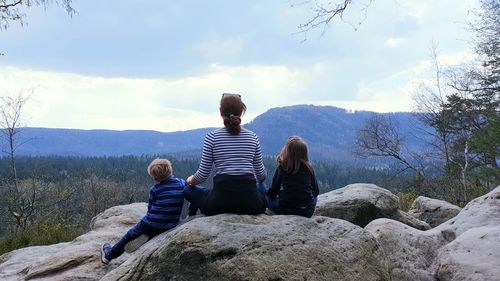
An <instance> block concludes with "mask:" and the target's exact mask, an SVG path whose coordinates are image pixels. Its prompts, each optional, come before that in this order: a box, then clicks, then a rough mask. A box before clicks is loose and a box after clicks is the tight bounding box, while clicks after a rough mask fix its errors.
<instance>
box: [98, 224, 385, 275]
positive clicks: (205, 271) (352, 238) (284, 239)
mask: <svg viewBox="0 0 500 281" xmlns="http://www.w3.org/2000/svg"><path fill="white" fill-rule="evenodd" d="M139 279H140V280H262V281H264V280H265V281H268V280H275V281H277V280H301V281H302V280H365V281H369V280H380V281H381V280H390V277H389V274H388V265H387V263H386V259H385V257H384V255H383V252H382V251H381V250H380V247H379V245H378V243H377V242H376V240H375V239H374V237H373V236H372V235H371V234H370V233H368V232H367V231H365V230H364V229H362V228H360V227H358V226H356V225H353V224H351V223H349V222H347V221H344V220H339V219H332V218H327V217H314V218H312V219H309V218H303V217H298V216H266V215H260V216H245V215H229V214H224V215H217V216H213V217H203V218H198V219H194V220H192V221H190V222H188V223H185V224H183V225H181V226H179V227H178V228H176V229H174V230H172V231H171V232H169V233H165V234H162V235H160V236H158V237H156V238H155V239H153V240H152V241H150V242H148V243H147V244H146V245H145V246H143V247H142V248H141V249H140V250H139V252H138V253H137V254H136V255H135V257H134V258H132V259H130V260H128V261H127V262H126V263H124V264H123V265H122V266H120V267H118V268H117V269H115V270H114V271H112V272H110V273H108V274H107V275H106V276H105V277H104V278H103V279H102V280H121V281H125V280H139Z"/></svg>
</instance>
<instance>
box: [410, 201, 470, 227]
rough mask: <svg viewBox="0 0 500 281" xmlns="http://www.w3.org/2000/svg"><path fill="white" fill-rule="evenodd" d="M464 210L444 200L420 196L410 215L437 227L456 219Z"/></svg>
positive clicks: (414, 202) (414, 203)
mask: <svg viewBox="0 0 500 281" xmlns="http://www.w3.org/2000/svg"><path fill="white" fill-rule="evenodd" d="M460 210H462V208H460V207H458V206H455V205H453V204H451V203H448V202H446V201H443V200H438V199H433V198H428V197H425V196H419V197H418V198H417V199H415V201H413V204H412V206H411V209H410V210H409V211H408V214H409V215H411V216H413V217H415V218H417V219H419V220H421V221H425V222H427V223H428V224H429V225H430V226H431V227H436V226H438V225H440V224H442V223H444V222H445V221H447V220H449V219H451V218H453V217H455V216H456V215H458V213H460Z"/></svg>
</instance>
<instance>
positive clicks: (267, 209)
mask: <svg viewBox="0 0 500 281" xmlns="http://www.w3.org/2000/svg"><path fill="white" fill-rule="evenodd" d="M265 214H266V215H268V216H275V215H276V213H275V212H273V211H271V210H270V209H269V208H266V211H265Z"/></svg>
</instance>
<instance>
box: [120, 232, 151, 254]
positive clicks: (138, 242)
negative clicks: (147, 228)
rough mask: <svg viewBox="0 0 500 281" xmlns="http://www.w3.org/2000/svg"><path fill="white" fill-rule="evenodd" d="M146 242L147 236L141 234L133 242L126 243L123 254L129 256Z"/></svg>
mask: <svg viewBox="0 0 500 281" xmlns="http://www.w3.org/2000/svg"><path fill="white" fill-rule="evenodd" d="M148 241H149V236H147V235H146V234H141V235H140V236H139V237H137V238H135V239H134V240H132V241H130V242H128V243H127V245H125V252H127V253H129V254H130V253H133V252H135V251H137V249H139V248H140V247H141V246H142V245H144V244H145V243H146V242H148Z"/></svg>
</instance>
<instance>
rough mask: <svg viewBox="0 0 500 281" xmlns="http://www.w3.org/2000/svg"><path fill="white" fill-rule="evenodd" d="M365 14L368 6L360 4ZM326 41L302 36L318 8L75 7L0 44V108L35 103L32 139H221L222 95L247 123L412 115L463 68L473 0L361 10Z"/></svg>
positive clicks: (260, 3) (15, 28)
mask: <svg viewBox="0 0 500 281" xmlns="http://www.w3.org/2000/svg"><path fill="white" fill-rule="evenodd" d="M363 1H365V2H363ZM354 2H355V5H353V6H351V7H350V10H349V11H348V12H347V13H346V14H345V15H344V17H343V19H342V20H340V19H338V20H336V21H334V22H333V23H332V24H330V25H329V26H328V27H326V29H324V30H323V29H316V30H313V31H311V32H309V33H308V34H307V38H306V40H304V39H305V37H304V34H303V33H300V32H299V29H298V25H300V24H302V23H305V22H307V20H309V19H310V18H311V17H312V16H313V15H314V12H313V8H314V1H305V2H304V1H302V0H298V1H292V0H253V1H230V0H212V1H199V0H186V1H160V0H151V1H147V2H143V1H132V0H120V1H118V0H109V1H97V0H85V1H82V0H75V1H74V8H75V10H76V11H77V13H76V14H74V15H73V16H71V17H70V16H68V14H67V13H66V12H65V10H64V9H62V8H60V7H57V6H56V5H52V6H49V7H47V8H45V9H44V8H43V7H35V8H31V9H29V10H26V11H25V13H26V19H25V21H26V23H25V24H23V25H20V24H18V23H11V25H10V26H9V27H8V29H6V30H1V31H0V53H4V55H3V56H0V96H7V95H16V94H17V93H19V92H20V91H31V90H33V92H34V95H33V96H32V98H31V101H30V103H29V105H28V106H26V111H25V112H24V115H23V116H24V117H25V119H24V124H25V125H26V126H30V127H49V128H78V129H113V130H128V129H146V130H158V131H163V132H169V131H178V130H188V129H193V128H201V127H218V126H221V118H220V116H219V112H218V107H219V101H220V97H221V94H222V93H224V92H234V93H239V94H241V95H242V98H243V101H244V102H245V103H246V105H247V107H248V111H247V114H246V115H245V116H244V117H243V122H249V121H250V120H252V119H253V118H255V117H256V116H258V115H259V114H262V113H264V112H265V111H267V110H269V109H271V108H274V107H282V106H289V105H295V104H314V105H331V106H336V107H342V108H345V109H348V110H370V111H376V112H395V111H411V110H412V109H413V106H412V104H413V102H412V100H413V98H412V97H413V96H414V95H415V93H416V92H418V89H419V85H421V83H428V82H429V81H432V73H433V72H432V68H431V64H430V62H429V48H430V46H431V45H432V42H434V43H435V44H437V46H438V48H437V50H438V53H439V61H440V63H441V64H442V65H444V66H452V65H456V64H460V63H463V62H464V61H467V60H471V59H472V58H473V51H472V47H471V43H470V41H471V36H472V34H471V33H470V32H469V31H468V30H467V22H468V21H470V20H472V15H471V13H470V11H471V9H475V8H477V7H478V1H477V0H461V1H456V0H439V1H435V0H374V1H372V3H371V4H370V5H369V7H368V9H367V10H366V12H364V11H363V7H364V4H367V3H368V2H370V0H360V1H354Z"/></svg>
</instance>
